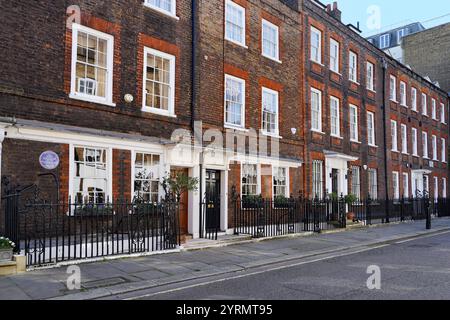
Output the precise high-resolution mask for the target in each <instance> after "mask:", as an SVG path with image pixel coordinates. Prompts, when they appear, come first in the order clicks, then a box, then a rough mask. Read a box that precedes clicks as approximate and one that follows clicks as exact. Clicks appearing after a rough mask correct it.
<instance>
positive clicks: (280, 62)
mask: <svg viewBox="0 0 450 320" xmlns="http://www.w3.org/2000/svg"><path fill="white" fill-rule="evenodd" d="M262 56H263V57H264V58H267V59H269V60H272V61H275V62H277V63H279V64H282V63H283V62H282V61H281V60H279V59H277V58H274V57H270V56H267V55H265V54H264V53H263V54H262Z"/></svg>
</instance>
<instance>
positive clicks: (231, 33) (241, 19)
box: [225, 0, 245, 46]
mask: <svg viewBox="0 0 450 320" xmlns="http://www.w3.org/2000/svg"><path fill="white" fill-rule="evenodd" d="M225 20H226V23H225V39H227V40H229V41H231V42H234V43H237V44H239V45H241V46H245V8H243V7H241V6H240V5H238V4H236V3H235V2H233V1H231V0H227V2H226V9H225Z"/></svg>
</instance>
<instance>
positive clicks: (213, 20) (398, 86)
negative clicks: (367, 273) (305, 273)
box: [0, 0, 449, 237]
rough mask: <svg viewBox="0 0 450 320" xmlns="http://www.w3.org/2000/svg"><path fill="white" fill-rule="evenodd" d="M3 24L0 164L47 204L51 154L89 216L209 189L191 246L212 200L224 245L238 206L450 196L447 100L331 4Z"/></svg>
mask: <svg viewBox="0 0 450 320" xmlns="http://www.w3.org/2000/svg"><path fill="white" fill-rule="evenodd" d="M2 9H3V10H2V12H1V13H0V17H1V20H2V21H3V26H2V33H1V34H0V47H1V49H2V52H3V54H2V58H1V59H0V70H1V77H0V117H1V118H0V141H1V148H0V150H1V151H2V152H1V153H0V155H1V158H0V159H1V160H0V161H1V176H2V177H6V178H8V180H9V182H10V183H11V184H16V185H17V184H19V185H27V184H30V183H36V184H38V185H39V186H40V188H41V189H42V190H43V191H44V192H47V193H48V196H49V197H52V196H53V195H54V192H53V190H54V187H53V185H52V181H51V180H50V179H49V178H48V177H38V174H40V173H45V172H47V170H45V169H43V168H42V167H41V165H40V162H39V157H40V155H41V154H42V152H44V151H54V152H55V153H57V154H58V156H59V159H60V162H59V166H58V167H57V168H56V169H54V170H53V172H54V173H56V175H57V178H58V181H59V190H58V191H59V195H60V198H61V199H69V198H70V199H72V201H78V202H94V203H103V202H105V201H108V199H126V200H128V201H131V200H132V198H133V197H134V196H135V195H137V194H140V195H142V196H144V197H145V198H146V199H149V200H152V201H157V200H158V199H160V198H161V197H163V196H164V190H163V188H162V186H161V184H160V182H161V181H162V179H163V178H164V177H165V176H166V175H169V174H175V173H185V174H187V175H189V176H191V177H201V187H200V190H198V191H191V192H189V193H187V194H185V195H183V196H182V206H181V212H180V219H181V220H180V222H181V229H182V232H183V233H187V234H191V235H193V236H194V237H198V236H199V228H200V227H199V211H200V210H201V208H200V203H201V200H202V198H203V197H204V194H214V195H217V197H219V198H220V200H221V201H220V222H219V223H220V229H221V230H222V231H227V230H230V229H232V228H233V216H232V213H233V211H232V210H231V209H230V206H231V200H230V199H231V193H232V192H233V191H236V192H237V193H239V194H240V195H242V196H248V195H260V194H261V195H262V196H263V197H264V198H273V197H276V196H286V197H289V196H291V195H292V196H298V195H299V194H302V195H304V196H308V197H313V196H318V197H323V196H325V195H326V194H329V193H335V194H339V195H340V194H343V195H346V194H350V193H352V194H355V195H357V196H358V197H361V198H364V197H367V195H370V196H371V197H372V198H390V199H393V198H397V199H398V198H400V197H401V196H405V197H410V196H415V195H417V194H418V193H423V192H424V191H428V192H429V193H430V195H432V196H435V197H446V196H447V195H448V190H447V183H448V165H447V157H448V133H449V130H448V112H449V109H448V108H449V99H448V95H447V94H446V93H445V92H444V91H442V90H441V89H439V88H438V87H436V86H435V85H433V84H432V83H431V82H429V81H427V79H425V78H423V77H422V76H420V75H418V74H417V73H415V72H414V71H413V70H411V69H409V68H407V67H406V66H404V65H402V64H400V63H399V62H397V61H395V60H394V59H392V58H390V57H389V56H387V55H386V54H384V53H383V52H382V51H381V50H379V49H377V48H376V47H375V46H373V45H372V44H370V43H369V42H368V41H366V40H365V39H364V38H362V37H361V36H360V34H359V32H358V30H357V28H356V27H354V26H351V25H345V24H343V23H342V22H341V17H340V16H341V13H340V11H339V9H338V8H337V6H336V5H333V6H328V7H327V6H325V5H323V4H321V3H320V2H318V1H311V0H304V1H301V0H131V1H130V0H128V1H124V0H114V1H108V2H103V1H84V0H73V1H57V2H54V1H31V0H27V1H21V2H18V3H12V2H7V3H5V4H4V5H3V8H2ZM194 132H195V133H196V134H195V135H194ZM191 134H192V137H190V135H191ZM180 136H181V137H187V138H188V139H187V140H183V141H185V142H186V141H187V143H185V144H180V143H179V141H180V140H179V139H180ZM193 140H195V142H196V143H195V145H194V146H193V147H192V148H191V146H190V142H191V141H193ZM202 146H203V147H205V146H207V147H205V148H203V147H202ZM230 146H231V147H230ZM239 146H241V147H243V149H242V150H240V149H239ZM236 150H238V152H235V151H236ZM249 150H250V152H249ZM252 150H253V151H255V152H252ZM1 220H2V219H1ZM0 226H1V224H0Z"/></svg>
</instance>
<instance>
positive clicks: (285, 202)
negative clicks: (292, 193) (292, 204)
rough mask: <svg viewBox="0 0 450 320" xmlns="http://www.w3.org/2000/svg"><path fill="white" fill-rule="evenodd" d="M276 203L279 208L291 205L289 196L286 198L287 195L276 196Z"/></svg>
mask: <svg viewBox="0 0 450 320" xmlns="http://www.w3.org/2000/svg"><path fill="white" fill-rule="evenodd" d="M274 203H275V207H277V208H285V207H287V206H289V198H286V197H285V196H276V197H275V199H274Z"/></svg>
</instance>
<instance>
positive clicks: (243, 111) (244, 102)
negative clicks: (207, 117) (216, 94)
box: [223, 74, 246, 129]
mask: <svg viewBox="0 0 450 320" xmlns="http://www.w3.org/2000/svg"><path fill="white" fill-rule="evenodd" d="M228 79H230V80H233V81H237V82H240V83H241V85H242V108H241V125H236V124H233V123H229V122H227V80H228ZM245 86H246V80H245V79H241V78H238V77H235V76H232V75H230V74H225V86H224V87H225V88H224V92H223V99H224V104H223V108H224V126H225V127H226V128H231V129H244V128H245V107H246V87H245Z"/></svg>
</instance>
